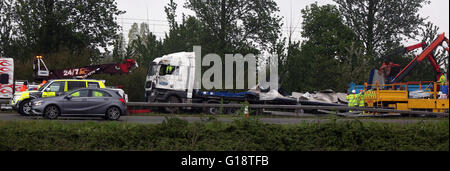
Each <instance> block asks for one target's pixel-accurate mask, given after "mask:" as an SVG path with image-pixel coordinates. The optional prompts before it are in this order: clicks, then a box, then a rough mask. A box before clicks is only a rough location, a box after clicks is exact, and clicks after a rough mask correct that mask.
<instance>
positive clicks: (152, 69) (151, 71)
mask: <svg viewBox="0 0 450 171" xmlns="http://www.w3.org/2000/svg"><path fill="white" fill-rule="evenodd" d="M157 73H158V65H157V64H156V63H154V62H152V63H151V64H150V67H149V68H148V72H147V76H153V75H156V74H157Z"/></svg>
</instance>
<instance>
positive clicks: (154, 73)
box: [145, 52, 338, 114]
mask: <svg viewBox="0 0 450 171" xmlns="http://www.w3.org/2000/svg"><path fill="white" fill-rule="evenodd" d="M195 67H196V66H195V53H194V52H179V53H174V54H168V55H165V56H163V57H160V58H156V59H154V60H153V61H152V62H150V64H149V69H148V72H147V78H146V83H145V98H146V100H147V102H149V103H158V102H162V103H208V104H209V103H212V104H243V103H244V102H248V103H249V104H283V105H297V104H302V105H327V106H330V105H338V104H328V103H320V102H312V101H303V100H299V99H296V98H291V97H286V96H283V95H281V94H280V93H279V91H278V90H269V89H266V90H264V89H263V88H261V87H264V86H262V85H259V86H258V88H255V89H256V90H257V91H254V90H255V89H251V90H250V91H244V92H238V93H232V92H227V91H202V90H200V89H195V88H194V80H195V79H196V78H195ZM199 79H201V78H199ZM252 90H253V91H252ZM164 110H165V112H168V113H177V112H180V111H181V110H190V108H179V107H166V108H164ZM236 111H237V109H226V110H225V111H222V112H224V114H233V113H235V112H236ZM203 112H205V113H208V114H217V113H218V112H219V109H218V108H206V109H204V111H203Z"/></svg>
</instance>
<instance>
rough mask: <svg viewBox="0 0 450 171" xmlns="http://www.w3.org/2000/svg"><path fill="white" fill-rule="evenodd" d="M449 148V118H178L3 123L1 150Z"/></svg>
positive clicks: (1, 126)
mask: <svg viewBox="0 0 450 171" xmlns="http://www.w3.org/2000/svg"><path fill="white" fill-rule="evenodd" d="M448 147H449V122H448V120H445V121H437V122H432V123H431V122H427V123H418V124H383V123H362V122H359V121H357V120H356V121H350V122H336V121H330V122H327V123H304V124H300V125H288V126H286V125H273V124H264V123H261V122H259V121H255V120H235V121H233V122H232V123H222V122H218V121H212V122H209V123H188V122H187V121H185V120H181V119H173V118H172V119H167V120H166V121H164V122H163V123H162V124H157V125H150V124H149V125H145V124H126V123H117V122H105V123H94V122H87V123H61V122H54V121H30V122H28V121H27V122H3V121H0V151H10V150H12V151H23V150H33V151H35V150H37V151H40V150H46V151H47V150H49V151H53V150H64V151H71V150H77V151H78V150H81V151H84V150H100V151H110V150H113V151H116V150H119V151H123V150H125V151H129V150H151V151H153V150H158V151H173V150H176V151H179V150H183V151H184V150H188V151H191V150H206V151H211V150H214V151H222V150H223V151H236V150H238V151H241V150H243V151H329V150H332V151H335V150H339V151H348V150H349V151H372V150H377V151H378V150H382V151H385V150H387V151H392V150H394V151H398V150H400V151H404V150H406V151H411V150H413V151H416V150H419V151H422V150H426V151H429V150H431V151H448V150H449V148H448Z"/></svg>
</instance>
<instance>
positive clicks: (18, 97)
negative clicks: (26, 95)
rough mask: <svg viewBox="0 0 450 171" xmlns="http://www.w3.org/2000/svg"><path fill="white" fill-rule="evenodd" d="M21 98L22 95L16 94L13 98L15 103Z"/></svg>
mask: <svg viewBox="0 0 450 171" xmlns="http://www.w3.org/2000/svg"><path fill="white" fill-rule="evenodd" d="M19 99H20V96H14V97H13V99H12V102H13V103H17V101H18V100H19Z"/></svg>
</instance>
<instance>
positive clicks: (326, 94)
mask: <svg viewBox="0 0 450 171" xmlns="http://www.w3.org/2000/svg"><path fill="white" fill-rule="evenodd" d="M346 96H347V94H345V93H336V92H334V91H333V90H323V91H319V92H316V93H314V94H311V93H309V92H306V93H298V92H293V93H292V96H291V97H293V98H297V99H300V100H308V101H315V102H324V103H338V104H342V103H348V101H347V99H346Z"/></svg>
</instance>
